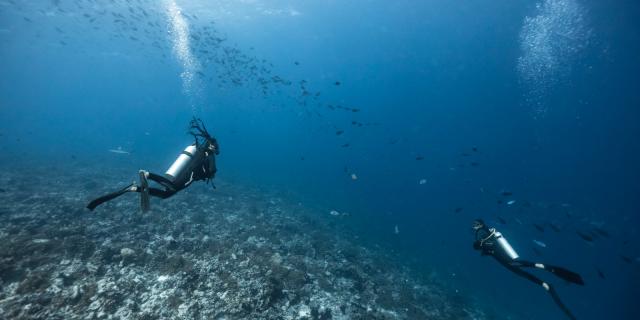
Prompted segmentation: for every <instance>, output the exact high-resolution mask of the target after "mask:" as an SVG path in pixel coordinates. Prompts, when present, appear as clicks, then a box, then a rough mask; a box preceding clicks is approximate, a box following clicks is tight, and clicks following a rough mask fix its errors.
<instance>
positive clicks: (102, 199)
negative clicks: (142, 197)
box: [87, 183, 138, 211]
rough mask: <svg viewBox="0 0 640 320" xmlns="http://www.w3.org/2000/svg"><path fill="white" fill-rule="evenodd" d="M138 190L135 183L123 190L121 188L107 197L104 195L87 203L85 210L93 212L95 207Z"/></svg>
mask: <svg viewBox="0 0 640 320" xmlns="http://www.w3.org/2000/svg"><path fill="white" fill-rule="evenodd" d="M137 189H138V187H137V186H136V185H135V183H132V184H130V185H128V186H126V187H124V188H122V189H121V190H118V191H116V192H112V193H109V194H107V195H104V196H102V197H100V198H97V199H94V200H92V201H91V202H89V204H88V205H87V209H89V210H91V211H93V209H95V208H96V207H97V206H99V205H101V204H103V203H105V202H107V201H109V200H113V199H115V198H117V197H119V196H121V195H123V194H125V193H127V192H136V191H137Z"/></svg>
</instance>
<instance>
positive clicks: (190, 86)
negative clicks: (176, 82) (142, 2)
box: [166, 0, 201, 115]
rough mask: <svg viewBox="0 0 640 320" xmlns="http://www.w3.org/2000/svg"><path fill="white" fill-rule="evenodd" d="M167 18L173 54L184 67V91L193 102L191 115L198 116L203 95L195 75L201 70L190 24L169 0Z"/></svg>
mask: <svg viewBox="0 0 640 320" xmlns="http://www.w3.org/2000/svg"><path fill="white" fill-rule="evenodd" d="M166 3H167V6H166V10H167V16H168V18H169V24H170V28H171V29H170V30H169V36H170V37H171V41H172V42H173V53H174V55H175V56H176V58H177V59H178V61H179V62H180V64H181V65H182V73H181V74H180V78H181V79H182V89H183V90H184V92H185V94H186V95H187V96H188V97H189V99H190V100H191V101H190V103H191V113H192V114H194V115H195V114H196V102H195V101H196V100H198V98H199V96H200V94H201V92H200V91H201V90H200V89H201V88H200V86H199V84H197V83H196V79H195V77H194V75H195V74H196V72H197V71H198V70H199V69H200V63H199V62H198V59H197V58H196V57H195V56H194V55H193V53H192V52H191V44H190V41H189V35H190V33H189V24H188V23H187V21H186V20H185V19H184V16H183V15H182V9H181V8H180V7H179V6H178V4H177V3H176V2H175V1H174V0H167V2H166Z"/></svg>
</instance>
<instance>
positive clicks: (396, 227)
mask: <svg viewBox="0 0 640 320" xmlns="http://www.w3.org/2000/svg"><path fill="white" fill-rule="evenodd" d="M393 233H394V234H400V228H398V225H397V224H396V226H395V227H394V228H393Z"/></svg>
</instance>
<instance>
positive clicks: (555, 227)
mask: <svg viewBox="0 0 640 320" xmlns="http://www.w3.org/2000/svg"><path fill="white" fill-rule="evenodd" d="M547 226H549V227H550V228H551V229H553V231H555V232H560V231H561V230H560V227H558V226H556V225H555V224H553V223H551V222H549V223H547Z"/></svg>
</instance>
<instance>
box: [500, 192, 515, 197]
mask: <svg viewBox="0 0 640 320" xmlns="http://www.w3.org/2000/svg"><path fill="white" fill-rule="evenodd" d="M501 194H502V196H504V197H510V196H512V195H513V193H512V192H509V191H502V193H501Z"/></svg>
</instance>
